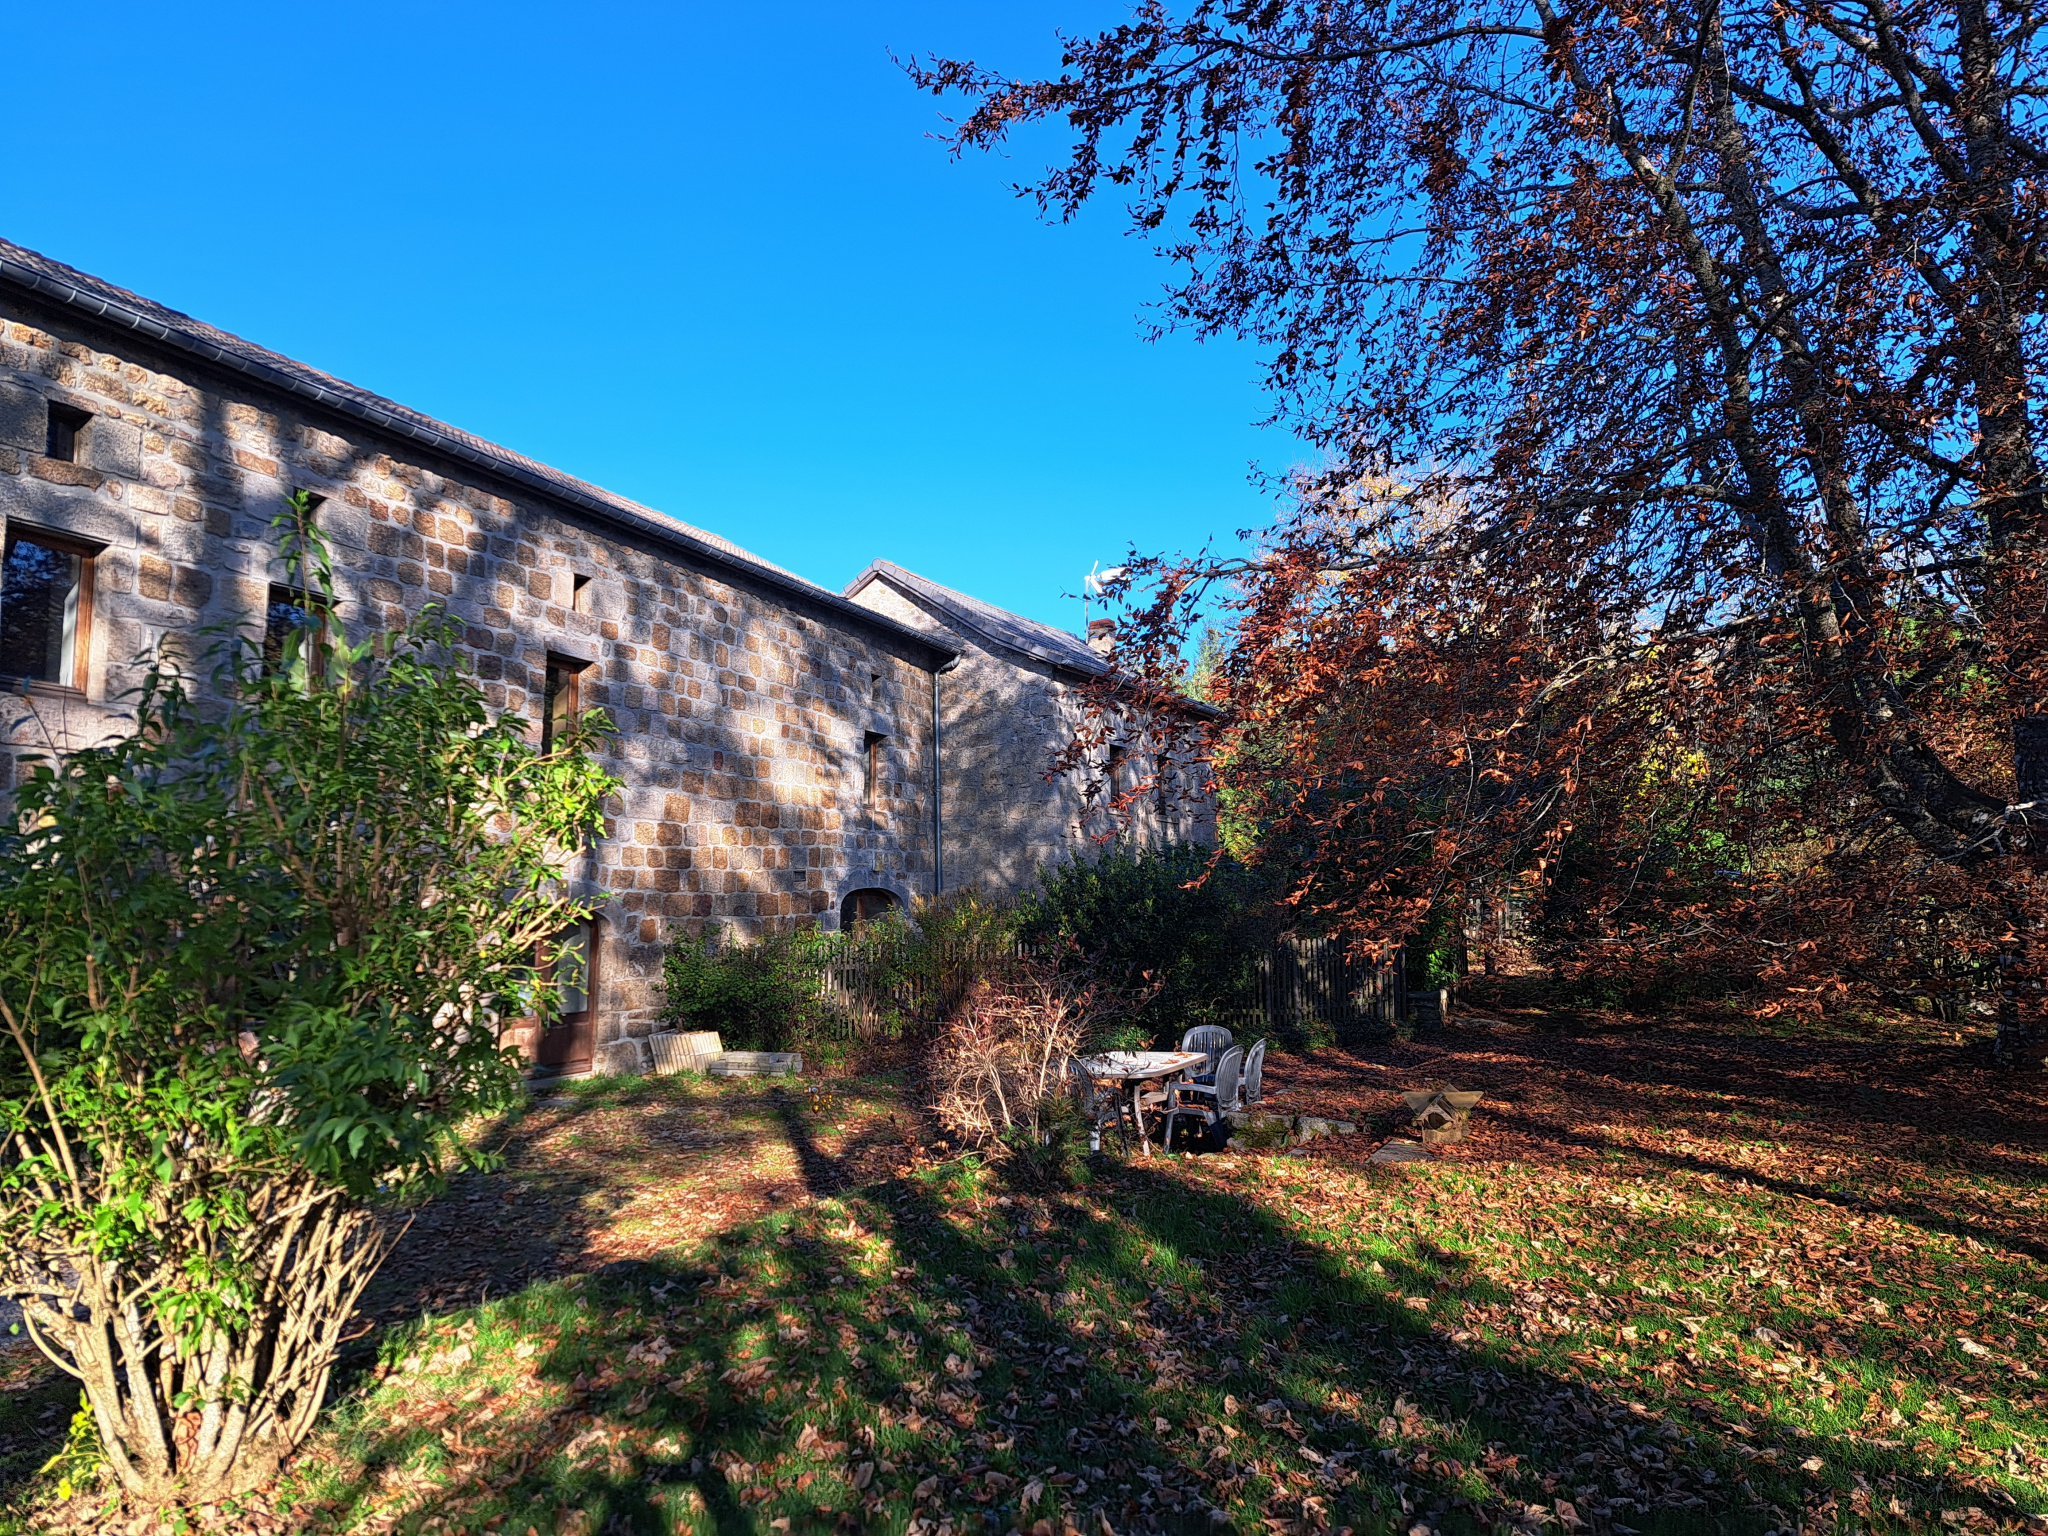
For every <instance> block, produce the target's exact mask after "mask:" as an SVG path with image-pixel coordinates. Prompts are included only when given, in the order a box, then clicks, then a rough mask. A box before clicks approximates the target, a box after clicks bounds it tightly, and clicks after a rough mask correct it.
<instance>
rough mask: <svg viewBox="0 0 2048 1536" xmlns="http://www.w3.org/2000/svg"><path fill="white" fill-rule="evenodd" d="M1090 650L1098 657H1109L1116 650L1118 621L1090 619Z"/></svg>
mask: <svg viewBox="0 0 2048 1536" xmlns="http://www.w3.org/2000/svg"><path fill="white" fill-rule="evenodd" d="M1088 649H1089V650H1091V651H1093V652H1094V653H1095V654H1096V655H1098V656H1107V655H1108V654H1109V653H1110V652H1111V651H1113V650H1115V649H1116V621H1115V620H1114V619H1090V620H1089V621H1088Z"/></svg>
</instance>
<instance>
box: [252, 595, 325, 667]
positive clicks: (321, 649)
mask: <svg viewBox="0 0 2048 1536" xmlns="http://www.w3.org/2000/svg"><path fill="white" fill-rule="evenodd" d="M280 606H289V607H293V608H298V609H302V610H304V611H305V612H307V613H310V614H312V615H313V617H314V620H315V622H314V623H312V624H309V625H308V626H307V629H308V630H310V631H311V632H312V636H313V655H312V657H311V658H310V659H311V661H312V663H313V667H314V670H316V671H324V670H325V666H326V656H327V646H328V633H327V626H328V625H329V623H331V622H332V621H333V618H334V612H333V610H332V608H330V607H329V606H328V605H327V604H326V603H322V602H317V601H315V600H314V597H313V594H312V593H310V592H308V591H307V590H306V589H305V588H304V587H292V586H287V585H285V583H283V582H281V581H273V582H272V583H271V584H270V588H269V591H268V592H267V593H266V594H265V596H264V600H263V640H264V649H265V651H266V653H267V652H268V649H269V643H270V610H271V609H272V608H276V607H280ZM263 675H264V676H265V677H269V676H271V675H272V673H271V670H270V657H269V655H268V654H265V656H264V658H263Z"/></svg>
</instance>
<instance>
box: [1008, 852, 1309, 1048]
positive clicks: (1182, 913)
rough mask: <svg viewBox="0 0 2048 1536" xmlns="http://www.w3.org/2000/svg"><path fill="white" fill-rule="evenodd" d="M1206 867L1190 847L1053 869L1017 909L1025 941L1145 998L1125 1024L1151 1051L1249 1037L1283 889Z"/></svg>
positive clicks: (1221, 861) (1233, 865)
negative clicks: (1063, 950)
mask: <svg viewBox="0 0 2048 1536" xmlns="http://www.w3.org/2000/svg"><path fill="white" fill-rule="evenodd" d="M1211 857H1212V853H1211V850H1210V849H1207V848H1204V847H1201V846H1199V845H1197V844H1192V843H1181V844H1176V845H1173V846H1171V847H1166V848H1155V849H1137V848H1131V847H1127V846H1119V847H1117V848H1114V849H1111V850H1110V851H1108V852H1106V853H1105V854H1103V855H1102V857H1101V858H1099V859H1095V860H1093V861H1081V860H1075V861H1074V862H1072V863H1068V864H1063V865H1060V866H1059V867H1057V868H1055V869H1050V870H1047V871H1045V872H1044V873H1043V874H1042V875H1041V877H1040V880H1039V888H1038V890H1037V891H1036V892H1034V893H1033V894H1032V895H1030V896H1028V897H1026V898H1025V899H1024V901H1023V902H1022V903H1021V906H1020V911H1019V915H1018V925H1019V931H1020V933H1021V935H1022V937H1023V938H1024V940H1025V941H1026V943H1028V944H1031V945H1034V946H1038V947H1048V946H1055V945H1063V944H1064V945H1072V946H1073V947H1074V948H1076V949H1078V950H1079V952H1080V953H1081V954H1082V955H1084V956H1085V957H1086V958H1087V961H1088V963H1089V964H1090V965H1091V966H1092V967H1093V968H1094V970H1095V972H1096V974H1097V975H1099V976H1100V977H1101V978H1102V979H1103V980H1105V981H1108V982H1110V983H1112V984H1113V985H1116V986H1118V987H1120V988H1123V989H1125V990H1127V991H1129V992H1131V993H1133V994H1136V995H1139V996H1141V997H1142V999H1143V1000H1142V1001H1140V1002H1139V1003H1138V1005H1137V1007H1136V1008H1135V1009H1134V1010H1133V1012H1132V1014H1131V1016H1130V1019H1129V1023H1130V1024H1131V1025H1132V1026H1135V1030H1136V1031H1138V1032H1142V1043H1144V1044H1146V1045H1151V1044H1173V1043H1176V1042H1178V1040H1179V1038H1180V1036H1181V1033H1182V1032H1183V1031H1184V1030H1186V1029H1188V1028H1189V1027H1191V1026H1193V1025H1196V1024H1221V1025H1224V1026H1225V1027H1227V1028H1231V1029H1242V1028H1243V1027H1245V1024H1246V1017H1245V1016H1246V1013H1247V1011H1248V1010H1251V1009H1255V1008H1256V1007H1257V1006H1258V968H1259V956H1260V954H1261V952H1262V951H1263V950H1264V949H1265V947H1266V946H1267V945H1268V944H1269V943H1270V942H1272V940H1273V938H1274V936H1275V935H1276V934H1277V933H1278V932H1279V929H1280V926H1281V916H1280V913H1279V911H1278V910H1277V908H1276V907H1275V904H1274V900H1273V897H1274V891H1275V888H1276V886H1275V881H1274V879H1273V877H1272V876H1271V875H1270V874H1269V873H1267V872H1266V871H1264V870H1256V869H1249V868H1247V867H1245V866H1244V865H1242V864H1240V863H1238V862H1237V861H1236V860H1235V859H1232V858H1230V857H1228V856H1227V855H1225V856H1222V857H1220V858H1217V859H1216V861H1215V863H1214V865H1213V866H1212V865H1211V862H1210V860H1211ZM1124 1033H1125V1036H1126V1037H1128V1036H1130V1035H1131V1034H1132V1033H1133V1031H1132V1030H1131V1029H1127V1030H1126V1031H1125V1032H1124ZM1131 1043H1133V1042H1132V1041H1131V1040H1130V1039H1129V1038H1125V1039H1120V1040H1119V1041H1118V1044H1120V1045H1128V1044H1131Z"/></svg>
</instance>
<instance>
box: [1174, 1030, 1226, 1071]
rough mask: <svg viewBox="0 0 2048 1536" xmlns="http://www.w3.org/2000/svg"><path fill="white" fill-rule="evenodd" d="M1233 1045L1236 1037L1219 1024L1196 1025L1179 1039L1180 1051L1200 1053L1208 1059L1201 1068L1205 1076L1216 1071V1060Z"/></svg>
mask: <svg viewBox="0 0 2048 1536" xmlns="http://www.w3.org/2000/svg"><path fill="white" fill-rule="evenodd" d="M1235 1044H1237V1037H1236V1036H1235V1035H1233V1034H1232V1033H1231V1032H1230V1031H1229V1030H1227V1029H1225V1028H1224V1027H1223V1026H1222V1025H1221V1024H1197V1025H1196V1026H1195V1027H1194V1028H1193V1029H1191V1030H1189V1031H1188V1032H1187V1033H1186V1034H1184V1035H1182V1036H1181V1037H1180V1048H1181V1049H1182V1050H1184V1051H1200V1052H1201V1053H1202V1054H1203V1055H1205V1056H1207V1057H1208V1058H1209V1064H1208V1065H1207V1066H1205V1067H1204V1068H1202V1071H1203V1073H1204V1074H1205V1075H1206V1074H1207V1073H1210V1072H1214V1071H1215V1070H1216V1062H1217V1060H1218V1059H1219V1058H1220V1057H1221V1056H1222V1055H1223V1053H1224V1052H1225V1051H1227V1050H1229V1049H1230V1048H1231V1047H1232V1046H1233V1045H1235Z"/></svg>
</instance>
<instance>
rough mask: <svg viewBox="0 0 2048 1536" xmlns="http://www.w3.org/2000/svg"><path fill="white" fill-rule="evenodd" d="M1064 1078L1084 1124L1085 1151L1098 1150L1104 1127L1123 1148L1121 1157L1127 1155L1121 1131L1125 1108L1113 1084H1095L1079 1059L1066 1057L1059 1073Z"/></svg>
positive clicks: (1128, 1147)
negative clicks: (1112, 1132) (1064, 1064)
mask: <svg viewBox="0 0 2048 1536" xmlns="http://www.w3.org/2000/svg"><path fill="white" fill-rule="evenodd" d="M1063 1070H1064V1071H1065V1074H1066V1078H1067V1089H1068V1091H1069V1092H1070V1093H1072V1094H1073V1095H1074V1102H1075V1103H1076V1104H1077V1105H1079V1106H1080V1110H1081V1118H1082V1119H1084V1120H1086V1121H1087V1122H1088V1150H1089V1151H1090V1152H1100V1151H1101V1150H1102V1129H1103V1127H1104V1126H1105V1125H1110V1126H1114V1127H1115V1128H1116V1139H1117V1141H1118V1143H1119V1144H1120V1145H1121V1146H1122V1147H1123V1149H1124V1154H1125V1155H1126V1156H1129V1155H1130V1150H1131V1140H1130V1137H1129V1135H1128V1134H1126V1132H1125V1131H1124V1114H1125V1112H1126V1109H1127V1108H1128V1106H1127V1105H1126V1104H1125V1103H1124V1096H1123V1094H1122V1093H1120V1092H1119V1091H1118V1090H1117V1085H1116V1084H1114V1083H1098V1082H1097V1081H1096V1080H1095V1079H1094V1078H1092V1077H1090V1076H1089V1075H1088V1069H1087V1068H1086V1067H1084V1066H1082V1065H1081V1058H1080V1057H1078V1056H1069V1057H1068V1058H1067V1060H1066V1066H1065V1068H1064V1069H1063Z"/></svg>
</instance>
